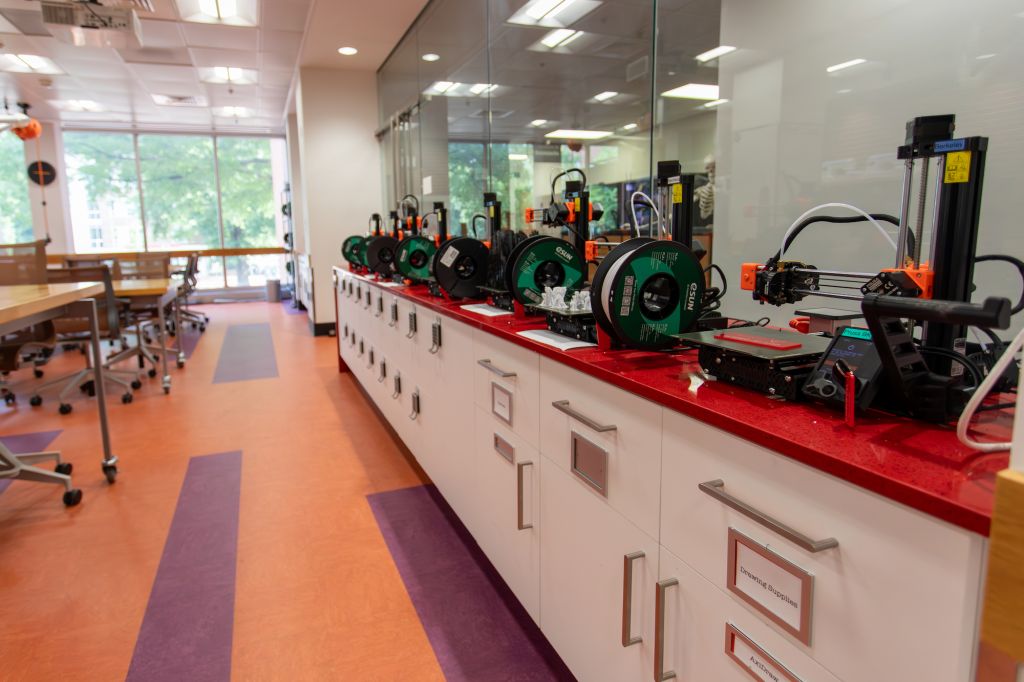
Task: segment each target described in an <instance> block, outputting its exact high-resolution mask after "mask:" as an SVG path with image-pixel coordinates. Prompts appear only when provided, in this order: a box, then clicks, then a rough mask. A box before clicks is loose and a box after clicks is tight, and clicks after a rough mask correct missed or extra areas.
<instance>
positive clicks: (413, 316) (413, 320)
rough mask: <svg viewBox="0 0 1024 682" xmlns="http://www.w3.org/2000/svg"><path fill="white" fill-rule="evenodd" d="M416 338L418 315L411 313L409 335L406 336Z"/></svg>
mask: <svg viewBox="0 0 1024 682" xmlns="http://www.w3.org/2000/svg"><path fill="white" fill-rule="evenodd" d="M414 336H416V313H409V333H408V334H406V335H405V338H407V339H411V338H412V337H414Z"/></svg>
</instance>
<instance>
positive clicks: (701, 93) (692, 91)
mask: <svg viewBox="0 0 1024 682" xmlns="http://www.w3.org/2000/svg"><path fill="white" fill-rule="evenodd" d="M661 96H662V97H672V98H676V99H706V100H716V99H718V86H717V85H705V84H703V83H687V84H686V85H682V86H680V87H678V88H673V89H672V90H668V91H667V92H663V93H661Z"/></svg>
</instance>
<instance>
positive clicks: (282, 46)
mask: <svg viewBox="0 0 1024 682" xmlns="http://www.w3.org/2000/svg"><path fill="white" fill-rule="evenodd" d="M301 47H302V34H301V33H298V32H296V31H274V30H270V29H263V30H262V31H260V51H261V52H281V53H284V54H288V55H293V56H294V55H297V54H298V53H299V48H301Z"/></svg>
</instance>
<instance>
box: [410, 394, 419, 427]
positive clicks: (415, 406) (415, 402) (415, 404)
mask: <svg viewBox="0 0 1024 682" xmlns="http://www.w3.org/2000/svg"><path fill="white" fill-rule="evenodd" d="M418 416H420V392H419V391H418V390H417V391H413V394H412V412H410V413H409V419H413V420H414V419H416V417H418Z"/></svg>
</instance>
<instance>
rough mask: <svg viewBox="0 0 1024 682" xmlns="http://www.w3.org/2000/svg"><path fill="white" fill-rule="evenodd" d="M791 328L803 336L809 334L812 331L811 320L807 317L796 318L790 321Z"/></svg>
mask: <svg viewBox="0 0 1024 682" xmlns="http://www.w3.org/2000/svg"><path fill="white" fill-rule="evenodd" d="M789 326H790V327H792V328H793V329H795V330H797V331H798V332H800V333H801V334H807V333H808V332H810V331H811V318H809V317H806V316H803V317H794V318H793V319H792V320H790V321H789Z"/></svg>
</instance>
